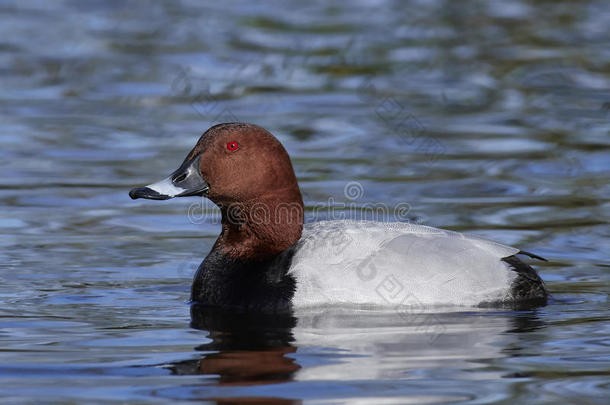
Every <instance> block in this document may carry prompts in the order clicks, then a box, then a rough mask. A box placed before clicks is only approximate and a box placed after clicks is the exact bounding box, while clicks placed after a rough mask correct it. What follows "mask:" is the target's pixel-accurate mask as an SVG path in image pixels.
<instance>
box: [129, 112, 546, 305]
mask: <svg viewBox="0 0 610 405" xmlns="http://www.w3.org/2000/svg"><path fill="white" fill-rule="evenodd" d="M129 196H130V197H131V198H132V199H138V198H144V199H149V200H167V199H170V198H176V197H189V196H197V197H204V198H208V199H209V200H211V201H212V202H213V203H214V204H215V205H216V206H218V208H219V209H220V213H221V230H220V235H219V236H218V239H217V240H216V242H215V243H214V245H213V247H212V249H211V251H210V252H209V253H208V254H207V256H206V257H205V258H204V259H203V261H202V262H201V264H200V265H199V267H198V269H197V271H196V272H195V275H194V278H193V282H192V286H191V302H192V303H195V304H197V305H198V306H200V307H206V308H210V307H212V308H222V309H223V310H232V311H245V312H272V313H274V312H275V313H279V312H289V311H293V310H294V309H298V308H308V307H328V306H334V305H339V306H343V305H356V306H368V307H383V308H402V309H409V308H411V309H412V308H428V307H435V306H451V307H489V306H491V307H495V306H506V305H512V306H515V305H522V304H527V305H544V304H546V302H547V298H548V292H547V289H546V286H545V284H544V282H543V281H542V279H541V278H540V276H539V275H538V274H537V272H536V271H535V270H534V269H533V268H532V267H531V266H530V265H529V264H527V263H526V262H525V261H523V260H522V259H521V257H518V256H529V257H531V258H534V259H539V260H545V259H544V258H542V257H540V256H538V255H535V254H533V253H529V252H527V251H523V250H520V249H518V248H514V247H511V246H507V245H503V244H500V243H497V242H494V241H491V240H487V239H484V238H481V237H478V236H474V235H467V234H463V233H459V232H455V231H450V230H445V229H440V228H434V227H430V226H426V225H421V224H414V223H409V222H376V221H349V220H330V221H318V222H312V223H307V224H305V223H304V218H305V215H304V212H305V207H304V205H303V198H302V195H301V191H300V188H299V185H298V182H297V178H296V175H295V172H294V168H293V166H292V163H291V160H290V157H289V155H288V153H287V152H286V150H285V148H284V147H283V145H282V144H281V143H280V141H279V140H278V139H277V138H276V137H275V136H273V135H272V134H271V133H270V132H269V131H267V130H266V129H264V128H262V127H260V126H257V125H254V124H249V123H240V122H230V123H223V124H218V125H215V126H212V127H211V128H209V129H208V130H207V131H205V132H204V133H203V135H201V137H200V138H199V140H198V141H197V143H196V145H195V146H194V147H193V149H192V150H191V151H190V152H189V153H188V154H187V155H186V158H185V159H184V161H183V162H182V164H181V165H180V167H179V168H178V169H177V170H175V171H174V172H173V173H171V174H170V175H169V176H168V177H167V178H165V179H163V180H161V181H158V182H155V183H152V184H150V185H148V186H145V187H137V188H134V189H132V190H131V191H130V192H129Z"/></svg>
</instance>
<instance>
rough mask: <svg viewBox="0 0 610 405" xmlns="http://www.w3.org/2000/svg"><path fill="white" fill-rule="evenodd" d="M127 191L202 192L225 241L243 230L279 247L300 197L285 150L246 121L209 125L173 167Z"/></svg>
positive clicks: (299, 218) (292, 227)
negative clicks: (166, 174) (216, 211)
mask: <svg viewBox="0 0 610 405" xmlns="http://www.w3.org/2000/svg"><path fill="white" fill-rule="evenodd" d="M129 196H130V197H131V198H133V199H136V198H147V199H150V200H167V199H169V198H173V197H187V196H204V197H207V198H209V199H210V200H211V201H213V202H214V203H215V204H216V205H217V206H219V207H220V208H221V211H222V216H223V218H222V222H223V235H221V237H223V236H224V238H225V239H226V240H229V241H230V240H232V239H235V238H237V239H240V240H241V239H243V238H244V237H245V235H246V234H247V235H249V236H248V238H251V237H255V238H257V239H265V238H267V239H271V240H267V241H266V243H268V244H269V243H273V244H275V245H277V248H278V249H281V250H283V249H285V248H287V247H289V246H290V245H292V244H293V243H294V242H296V240H298V238H299V237H300V235H301V229H302V224H303V201H302V198H301V192H300V190H299V186H298V184H297V180H296V176H295V174H294V170H293V168H292V164H291V162H290V158H289V156H288V153H286V150H285V149H284V147H283V146H282V144H281V143H280V142H279V141H278V140H277V139H276V138H275V137H274V136H273V135H272V134H271V133H269V132H268V131H267V130H265V129H264V128H261V127H259V126H256V125H252V124H244V123H226V124H219V125H215V126H213V127H211V128H210V129H208V130H207V131H205V133H204V134H203V135H202V136H201V138H199V141H198V142H197V144H196V145H195V147H194V148H193V149H192V150H191V151H190V152H189V154H188V155H187V156H186V158H185V159H184V162H183V163H182V165H180V167H179V168H178V169H177V170H176V171H175V172H173V173H172V174H171V175H169V177H167V178H165V179H163V180H161V181H159V182H156V183H153V184H150V185H148V186H146V187H139V188H134V189H132V190H131V191H130V192H129ZM286 226H288V228H286ZM286 231H288V232H287V233H288V235H286V234H285V235H284V237H279V235H280V234H281V233H282V232H284V233H286ZM252 235H254V236H252ZM242 242H243V241H242ZM286 244H288V246H286ZM273 250H275V249H273Z"/></svg>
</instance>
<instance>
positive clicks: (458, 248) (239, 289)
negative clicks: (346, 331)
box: [191, 221, 546, 311]
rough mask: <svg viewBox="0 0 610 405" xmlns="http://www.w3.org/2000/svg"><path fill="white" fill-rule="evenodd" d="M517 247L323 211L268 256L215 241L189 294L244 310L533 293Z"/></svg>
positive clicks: (535, 297) (451, 301) (533, 280)
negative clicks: (230, 253)
mask: <svg viewBox="0 0 610 405" xmlns="http://www.w3.org/2000/svg"><path fill="white" fill-rule="evenodd" d="M519 253H521V252H520V251H519V249H516V248H513V247H510V246H506V245H502V244H499V243H496V242H492V241H489V240H485V239H481V238H477V237H474V236H469V235H464V234H461V233H458V232H452V231H446V230H443V229H437V228H432V227H429V226H423V225H413V224H409V223H397V222H394V223H381V222H372V221H360V222H355V221H322V222H315V223H311V224H306V225H305V226H304V228H303V236H302V237H301V239H300V240H299V241H298V242H297V243H296V244H294V245H293V246H291V247H290V248H288V249H286V250H285V251H284V252H282V253H280V254H278V255H276V256H275V257H273V258H272V259H270V260H264V261H254V262H249V263H248V262H242V261H239V260H237V261H236V260H231V259H230V258H228V257H226V256H224V255H222V253H221V252H220V249H216V248H215V249H212V251H211V252H210V254H209V255H208V256H207V257H206V259H205V260H204V261H203V262H202V263H201V265H200V266H199V269H198V271H197V274H196V276H195V281H194V283H193V286H192V296H191V299H192V300H193V301H194V302H198V303H203V304H207V305H217V306H223V307H232V308H236V309H245V310H263V311H284V310H288V309H290V308H292V307H311V306H324V305H337V304H339V305H346V304H347V305H350V304H355V305H372V306H399V305H410V306H424V305H425V306H429V305H453V306H455V305H459V306H480V305H504V304H511V303H517V304H518V303H525V302H540V301H541V300H542V299H544V298H546V291H545V289H544V285H543V283H542V280H541V279H540V278H539V277H538V275H537V274H536V273H535V271H534V270H533V269H532V268H531V267H530V266H528V265H527V264H525V263H523V262H522V261H521V260H519V259H518V258H517V257H516V256H515V255H517V254H519Z"/></svg>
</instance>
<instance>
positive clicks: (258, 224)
mask: <svg viewBox="0 0 610 405" xmlns="http://www.w3.org/2000/svg"><path fill="white" fill-rule="evenodd" d="M287 191H291V190H287ZM291 194H292V198H290V199H287V198H286V194H285V193H279V192H278V190H274V193H273V194H269V195H265V196H257V198H256V200H249V201H248V200H247V201H240V202H239V203H237V202H229V203H227V202H225V203H223V204H219V206H220V210H221V213H222V233H221V234H220V236H219V238H218V241H217V246H216V247H217V248H218V249H220V250H221V253H222V254H223V255H225V256H226V257H228V258H231V259H236V260H240V261H242V262H249V261H264V260H268V259H270V258H273V257H275V256H277V255H278V254H280V253H281V252H283V251H285V250H286V249H288V248H290V247H291V246H292V245H294V244H295V243H296V242H297V241H298V240H299V239H300V238H301V232H302V230H303V217H304V208H303V200H302V198H301V194H300V192H298V195H296V194H295V193H294V192H292V193H291Z"/></svg>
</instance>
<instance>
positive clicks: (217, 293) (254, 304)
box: [191, 246, 296, 312]
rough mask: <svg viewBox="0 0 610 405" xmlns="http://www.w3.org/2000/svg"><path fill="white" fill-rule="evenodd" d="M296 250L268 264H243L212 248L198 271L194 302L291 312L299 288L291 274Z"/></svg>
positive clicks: (290, 250)
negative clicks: (290, 270)
mask: <svg viewBox="0 0 610 405" xmlns="http://www.w3.org/2000/svg"><path fill="white" fill-rule="evenodd" d="M295 247H296V246H293V247H291V248H289V249H287V250H285V251H284V252H282V253H280V254H279V255H277V256H275V257H273V258H272V259H269V260H266V261H252V262H243V261H240V260H235V259H230V258H228V257H227V256H225V255H223V254H222V253H221V252H220V250H219V249H216V248H214V249H212V251H211V252H210V254H208V256H207V257H206V258H205V259H204V260H203V262H202V263H201V264H200V265H199V268H198V269H197V273H196V274H195V278H194V280H193V285H192V287H191V300H192V301H193V302H196V303H198V304H201V305H210V306H218V307H222V308H227V309H234V310H240V311H262V312H287V311H290V310H291V308H292V304H291V301H292V297H293V295H294V291H295V288H296V282H295V279H294V277H292V276H291V275H289V274H288V269H289V268H290V264H291V263H292V257H293V256H294V252H295Z"/></svg>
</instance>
